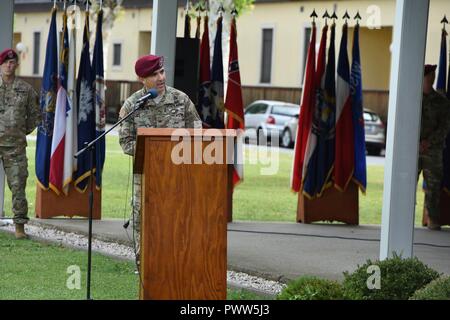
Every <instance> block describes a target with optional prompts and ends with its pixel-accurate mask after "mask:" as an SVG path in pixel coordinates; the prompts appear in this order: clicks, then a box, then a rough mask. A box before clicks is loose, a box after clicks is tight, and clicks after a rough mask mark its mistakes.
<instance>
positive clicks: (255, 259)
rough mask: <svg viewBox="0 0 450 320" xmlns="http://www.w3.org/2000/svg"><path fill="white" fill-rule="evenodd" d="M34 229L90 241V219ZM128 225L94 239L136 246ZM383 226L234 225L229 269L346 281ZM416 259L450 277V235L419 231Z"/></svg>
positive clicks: (97, 224) (98, 226) (97, 228)
mask: <svg viewBox="0 0 450 320" xmlns="http://www.w3.org/2000/svg"><path fill="white" fill-rule="evenodd" d="M30 223H32V224H35V225H41V226H43V227H50V228H55V229H59V230H62V231H65V232H74V233H79V234H84V235H87V231H88V223H87V220H85V219H64V218H61V219H46V220H41V219H32V220H31V221H30ZM123 223H124V222H123V220H101V221H94V222H93V234H94V237H95V238H97V239H99V240H104V241H114V242H118V243H122V244H127V245H131V237H132V228H131V225H130V226H129V227H128V229H127V230H125V229H124V228H123ZM379 239H380V227H379V226H347V225H340V224H310V225H305V224H296V223H267V222H233V223H230V224H228V269H230V270H234V271H241V272H246V273H248V274H252V275H256V276H261V277H264V278H267V279H272V280H279V281H287V280H291V279H294V278H297V277H299V276H301V275H315V276H320V277H323V278H328V279H335V280H342V279H343V274H342V273H343V272H344V271H353V270H354V269H356V268H357V265H358V264H363V263H365V262H366V260H367V259H372V260H376V259H378V257H379V249H380V248H379V247H380V242H379ZM414 254H415V255H416V256H417V257H418V258H419V259H420V260H421V261H423V262H424V263H426V264H427V265H429V266H430V267H432V268H434V269H435V270H437V271H439V272H441V273H445V274H447V275H450V229H449V228H444V229H443V230H442V231H430V230H428V229H426V228H416V229H415V233H414Z"/></svg>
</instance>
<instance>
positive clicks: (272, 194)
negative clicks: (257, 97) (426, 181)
mask: <svg viewBox="0 0 450 320" xmlns="http://www.w3.org/2000/svg"><path fill="white" fill-rule="evenodd" d="M106 150H107V155H106V162H105V167H104V173H103V183H104V184H103V191H102V217H104V218H123V217H124V216H125V217H127V218H128V216H129V212H130V209H129V202H130V199H131V185H130V181H131V180H130V179H131V168H132V162H131V157H129V156H126V155H124V154H123V153H122V149H121V148H120V146H119V143H118V137H117V136H108V137H107V146H106ZM35 151H36V144H35V142H34V141H29V146H28V148H27V154H28V159H29V166H28V169H29V178H28V184H27V197H28V201H29V212H30V216H34V203H35V192H36V176H35V171H34V157H35ZM248 158H249V152H247V153H246V161H245V168H244V175H245V181H244V182H242V183H241V184H240V185H239V186H238V187H237V188H236V190H235V194H234V202H233V207H234V209H233V210H234V212H233V217H234V219H235V220H247V221H249V220H252V221H289V222H294V221H295V217H296V209H297V196H296V195H295V194H294V193H292V192H291V190H290V174H291V166H292V155H291V154H287V153H280V157H279V170H278V173H277V174H275V175H262V174H261V169H263V168H267V167H268V165H264V164H250V163H249V161H248ZM383 179H384V167H382V166H369V167H368V187H367V195H366V196H364V195H361V196H360V219H359V221H360V223H361V224H380V223H381V209H382V199H383ZM419 185H421V182H419ZM5 190H6V191H5V212H6V215H9V216H10V215H11V193H10V192H9V189H8V188H5ZM423 198H424V194H423V192H422V190H421V189H420V188H419V189H418V192H417V206H416V225H420V221H421V219H422V208H423Z"/></svg>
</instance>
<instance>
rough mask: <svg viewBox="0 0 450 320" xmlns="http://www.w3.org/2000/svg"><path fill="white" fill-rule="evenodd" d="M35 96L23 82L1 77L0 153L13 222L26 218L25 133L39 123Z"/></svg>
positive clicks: (26, 169)
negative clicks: (6, 81)
mask: <svg viewBox="0 0 450 320" xmlns="http://www.w3.org/2000/svg"><path fill="white" fill-rule="evenodd" d="M39 119H40V108H39V105H38V96H37V94H36V92H35V91H34V90H33V88H32V87H31V86H30V85H29V84H28V83H26V82H24V81H22V80H20V79H17V78H16V79H15V80H14V82H13V83H12V84H6V83H4V82H3V80H2V78H1V77H0V157H1V159H2V160H3V167H4V168H5V173H6V179H7V182H8V187H9V189H10V190H11V193H12V211H13V214H14V219H13V220H14V223H16V224H24V223H27V222H28V203H27V199H26V196H25V187H26V183H27V177H28V165H27V155H26V150H25V148H26V146H27V140H26V135H27V134H29V133H31V132H32V131H33V130H34V129H35V128H36V126H37V125H38V123H39Z"/></svg>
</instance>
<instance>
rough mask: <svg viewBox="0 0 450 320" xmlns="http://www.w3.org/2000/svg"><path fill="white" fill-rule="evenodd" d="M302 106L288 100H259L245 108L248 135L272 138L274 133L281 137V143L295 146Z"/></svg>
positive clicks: (284, 145)
mask: <svg viewBox="0 0 450 320" xmlns="http://www.w3.org/2000/svg"><path fill="white" fill-rule="evenodd" d="M299 114H300V106H299V105H296V104H292V103H288V102H281V101H272V100H258V101H255V102H253V103H251V104H250V105H248V107H247V108H245V110H244V117H245V129H246V135H247V136H248V137H249V138H256V141H258V142H259V138H260V137H263V138H265V139H268V140H270V138H271V136H272V135H273V134H278V137H280V145H281V146H282V147H286V148H290V147H292V146H294V142H295V134H296V132H297V124H298V117H299Z"/></svg>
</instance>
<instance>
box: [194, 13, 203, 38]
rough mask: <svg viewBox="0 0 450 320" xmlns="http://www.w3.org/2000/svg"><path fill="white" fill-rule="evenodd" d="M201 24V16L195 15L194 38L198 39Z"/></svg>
mask: <svg viewBox="0 0 450 320" xmlns="http://www.w3.org/2000/svg"><path fill="white" fill-rule="evenodd" d="M201 24H202V17H201V16H200V15H198V17H197V29H196V30H195V38H196V39H200V25H201Z"/></svg>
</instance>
